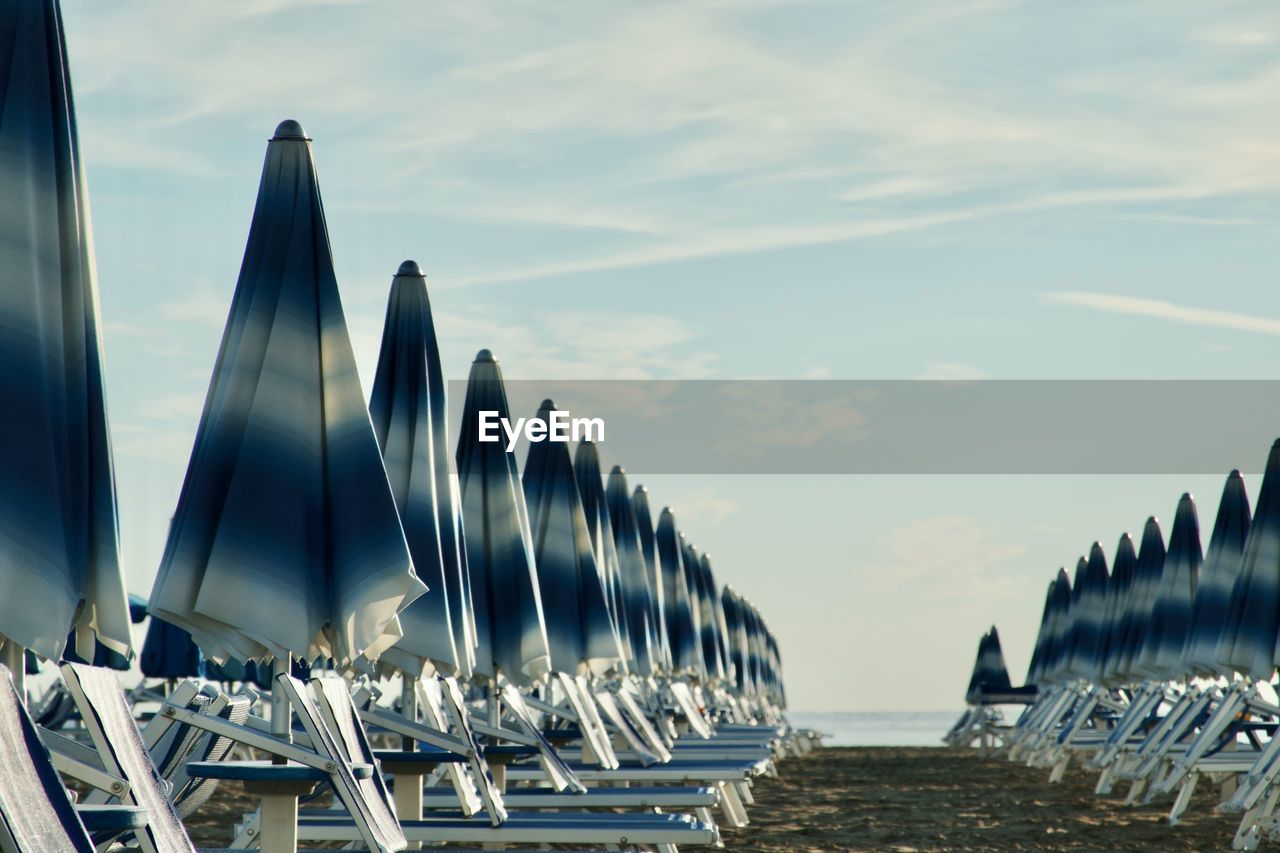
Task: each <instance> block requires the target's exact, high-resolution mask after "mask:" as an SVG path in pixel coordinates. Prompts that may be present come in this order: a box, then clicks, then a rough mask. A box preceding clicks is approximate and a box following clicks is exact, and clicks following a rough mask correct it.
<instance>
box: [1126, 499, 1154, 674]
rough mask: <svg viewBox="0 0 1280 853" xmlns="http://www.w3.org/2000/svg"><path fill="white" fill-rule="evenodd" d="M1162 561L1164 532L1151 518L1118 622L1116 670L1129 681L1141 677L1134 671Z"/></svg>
mask: <svg viewBox="0 0 1280 853" xmlns="http://www.w3.org/2000/svg"><path fill="white" fill-rule="evenodd" d="M1164 560H1165V547H1164V532H1163V531H1162V530H1161V529H1160V522H1159V521H1158V520H1157V519H1156V518H1155V516H1151V517H1150V518H1148V519H1147V522H1146V524H1145V525H1143V528H1142V540H1141V542H1139V544H1138V561H1137V563H1136V564H1135V565H1134V569H1133V583H1132V584H1131V585H1130V587H1129V590H1130V591H1129V600H1130V603H1129V607H1128V609H1127V610H1126V611H1125V614H1124V617H1123V618H1122V620H1121V630H1122V632H1123V634H1124V648H1123V650H1122V651H1121V652H1120V655H1121V657H1120V659H1119V661H1118V663H1117V670H1118V672H1120V673H1123V674H1124V675H1125V676H1126V677H1127V678H1128V679H1129V680H1131V681H1132V680H1137V679H1139V678H1141V677H1142V676H1141V673H1140V672H1139V671H1138V668H1137V667H1138V662H1139V661H1140V660H1141V656H1142V650H1143V648H1144V647H1145V645H1146V643H1147V640H1148V635H1149V631H1150V627H1151V614H1152V613H1153V612H1154V610H1155V603H1156V594H1157V592H1158V591H1159V589H1160V577H1161V575H1162V574H1163V573H1164Z"/></svg>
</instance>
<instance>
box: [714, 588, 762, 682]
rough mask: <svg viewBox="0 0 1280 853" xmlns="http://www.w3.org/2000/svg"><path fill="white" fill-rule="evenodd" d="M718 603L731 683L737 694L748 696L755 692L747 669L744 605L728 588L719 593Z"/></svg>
mask: <svg viewBox="0 0 1280 853" xmlns="http://www.w3.org/2000/svg"><path fill="white" fill-rule="evenodd" d="M720 603H721V607H722V608H723V610H724V619H725V625H726V626H727V627H728V633H727V634H726V636H725V642H726V644H727V645H728V647H729V661H730V663H731V664H732V668H733V669H732V671H733V683H734V686H735V687H736V688H737V690H738V693H739V694H741V695H749V694H752V693H754V692H755V685H754V684H753V683H752V682H751V676H750V672H749V671H748V668H747V624H746V617H745V614H744V612H743V609H744V604H743V602H742V600H741V599H739V597H738V595H737V594H736V593H735V592H734V591H733V590H732V589H731V588H730V587H728V586H726V587H725V588H724V590H723V591H722V592H721V593H720Z"/></svg>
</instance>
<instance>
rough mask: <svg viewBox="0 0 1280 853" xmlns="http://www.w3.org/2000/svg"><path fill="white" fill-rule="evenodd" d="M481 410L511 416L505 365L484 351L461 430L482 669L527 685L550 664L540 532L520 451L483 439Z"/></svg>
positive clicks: (464, 514)
mask: <svg viewBox="0 0 1280 853" xmlns="http://www.w3.org/2000/svg"><path fill="white" fill-rule="evenodd" d="M481 412H484V413H486V415H487V416H488V417H489V418H491V419H493V420H491V421H490V423H491V424H492V423H494V422H496V419H498V418H508V419H509V418H510V409H509V408H508V406H507V392H506V389H505V388H504V387H503V384H502V371H501V369H500V368H499V367H498V362H497V360H496V359H495V358H494V357H493V354H492V353H491V352H489V350H487V349H485V350H480V352H479V353H478V354H477V355H476V360H475V361H474V362H473V363H472V365H471V375H470V376H469V377H468V378H467V397H466V400H465V402H464V403H463V409H462V428H461V432H460V434H459V435H458V453H457V464H458V481H459V484H460V492H461V497H462V521H463V526H464V528H465V530H466V552H467V569H468V571H469V572H470V574H471V598H472V604H473V607H474V612H475V626H476V639H477V641H478V642H477V645H476V663H475V672H476V674H477V675H481V676H485V677H487V678H491V679H496V678H497V676H499V675H503V676H506V677H507V678H508V679H510V680H511V681H512V682H513V683H515V684H528V683H531V682H532V681H534V680H536V679H538V678H540V677H542V676H543V675H545V674H546V673H548V672H550V671H551V652H550V649H549V648H548V645H547V630H546V625H545V622H544V620H543V614H542V597H541V593H540V591H539V589H538V573H537V568H536V566H535V563H534V556H533V554H534V551H533V539H532V535H531V533H530V530H529V513H528V510H527V509H526V506H525V502H524V489H523V488H522V487H521V484H520V477H519V474H518V473H517V471H516V461H515V457H514V456H513V455H512V454H510V453H508V452H507V450H506V446H505V444H504V443H503V442H501V441H481V440H480V435H481V433H480V418H481Z"/></svg>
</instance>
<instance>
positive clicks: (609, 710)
mask: <svg viewBox="0 0 1280 853" xmlns="http://www.w3.org/2000/svg"><path fill="white" fill-rule="evenodd" d="M591 695H592V697H593V698H594V699H595V700H596V705H598V706H599V708H600V710H601V711H604V716H605V718H606V719H608V721H609V723H610V724H611V725H612V726H613V728H614V729H615V730H616V731H617V732H618V734H620V735H622V739H623V740H625V741H626V742H627V746H628V747H629V748H630V749H631V751H632V752H634V753H635V754H636V755H637V756H639V758H640V763H641V764H643V765H644V766H646V767H648V766H649V765H651V764H657V763H659V762H660V761H662V759H661V758H659V757H658V755H657V754H655V753H654V752H653V750H651V749H649V746H648V744H646V743H645V742H644V739H643V738H642V737H640V735H639V734H638V733H637V732H636V730H635V729H634V728H632V726H631V723H630V722H629V721H628V720H627V718H626V717H624V716H622V711H621V710H619V709H618V703H617V702H615V701H614V700H613V694H612V693H610V692H609V691H607V690H597V691H595V692H594V693H592V694H591Z"/></svg>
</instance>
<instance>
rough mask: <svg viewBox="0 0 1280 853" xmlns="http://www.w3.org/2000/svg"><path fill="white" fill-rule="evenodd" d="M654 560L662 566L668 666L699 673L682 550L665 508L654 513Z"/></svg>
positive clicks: (698, 646)
mask: <svg viewBox="0 0 1280 853" xmlns="http://www.w3.org/2000/svg"><path fill="white" fill-rule="evenodd" d="M655 539H656V542H657V546H658V562H659V565H661V566H662V588H663V592H664V593H665V594H666V609H667V631H668V642H669V644H670V647H671V665H672V667H673V669H674V671H675V672H676V673H684V674H699V675H700V674H701V673H702V672H704V669H703V666H702V641H701V638H700V637H699V636H698V627H697V622H695V621H694V615H693V604H692V602H691V601H690V599H689V588H688V586H687V585H686V584H685V580H684V549H683V546H682V543H681V541H680V533H679V531H678V530H676V517H675V514H674V513H672V512H671V510H670V509H669V508H664V509H663V510H662V514H661V515H659V516H658V529H657V531H656V533H655Z"/></svg>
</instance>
